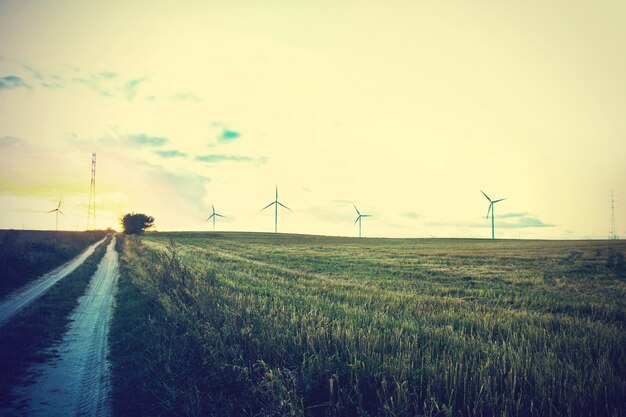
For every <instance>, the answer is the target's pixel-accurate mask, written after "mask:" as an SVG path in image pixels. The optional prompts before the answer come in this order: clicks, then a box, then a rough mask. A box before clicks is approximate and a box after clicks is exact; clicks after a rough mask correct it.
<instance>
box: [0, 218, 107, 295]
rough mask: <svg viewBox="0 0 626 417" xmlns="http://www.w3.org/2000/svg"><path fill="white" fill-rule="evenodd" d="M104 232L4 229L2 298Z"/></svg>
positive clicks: (0, 246)
mask: <svg viewBox="0 0 626 417" xmlns="http://www.w3.org/2000/svg"><path fill="white" fill-rule="evenodd" d="M104 234H105V232H104V231H93V232H52V231H35V230H0V298H1V297H2V296H4V295H6V294H8V293H9V292H11V291H13V290H14V289H16V288H19V287H21V286H23V285H24V284H26V283H28V282H29V281H31V280H33V279H35V278H37V277H38V276H40V275H42V274H44V273H46V272H49V271H51V270H52V269H54V268H56V267H58V266H60V265H62V264H63V263H65V262H67V261H69V260H70V259H72V258H73V257H75V256H76V255H78V254H79V253H80V252H82V251H83V250H84V249H85V248H86V247H87V246H88V245H90V244H92V243H95V242H96V241H97V240H99V239H102V237H103V236H104Z"/></svg>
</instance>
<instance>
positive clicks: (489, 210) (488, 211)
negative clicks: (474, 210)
mask: <svg viewBox="0 0 626 417" xmlns="http://www.w3.org/2000/svg"><path fill="white" fill-rule="evenodd" d="M491 206H493V203H491V204H489V209H488V210H487V217H485V218H486V219H488V218H489V213H490V212H491Z"/></svg>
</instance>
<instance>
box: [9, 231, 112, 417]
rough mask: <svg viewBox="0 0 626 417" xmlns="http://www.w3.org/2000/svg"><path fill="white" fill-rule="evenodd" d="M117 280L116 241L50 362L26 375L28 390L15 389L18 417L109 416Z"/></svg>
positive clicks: (35, 367) (36, 367)
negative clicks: (111, 333)
mask: <svg viewBox="0 0 626 417" xmlns="http://www.w3.org/2000/svg"><path fill="white" fill-rule="evenodd" d="M118 275H119V271H118V255H117V252H116V251H115V237H114V238H112V239H111V242H110V243H109V246H108V247H107V251H106V254H105V255H104V258H103V259H102V261H101V263H100V265H99V266H98V270H97V271H96V273H95V274H94V276H93V278H92V279H91V282H90V283H89V287H88V288H87V291H86V293H85V295H84V296H82V297H81V298H80V300H79V304H78V307H76V309H75V310H74V311H73V312H72V314H71V316H70V320H71V325H70V329H69V330H68V332H67V333H66V334H65V336H64V337H63V340H62V341H61V343H60V344H59V345H56V346H53V348H51V349H49V351H48V352H49V353H51V354H53V355H54V357H53V358H52V359H50V360H48V361H47V362H45V363H42V364H37V365H35V366H33V367H32V368H31V369H30V370H29V374H30V375H32V382H33V383H32V384H31V385H28V386H25V387H18V388H16V389H15V391H14V394H15V396H16V397H17V398H18V400H17V401H15V404H16V406H17V407H18V409H17V410H15V411H14V413H15V414H16V415H27V416H67V417H70V416H98V417H100V416H109V415H110V414H111V409H110V387H111V378H110V363H109V361H108V359H107V355H108V353H109V345H108V333H109V325H110V319H111V316H112V313H113V300H114V295H115V289H116V288H117V279H118Z"/></svg>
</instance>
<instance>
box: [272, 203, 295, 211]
mask: <svg viewBox="0 0 626 417" xmlns="http://www.w3.org/2000/svg"><path fill="white" fill-rule="evenodd" d="M276 202H277V203H278V204H280V205H281V206H283V207H284V208H286V209H287V210H289V211H293V210H292V209H290V208H289V207H287V206H286V205H284V204H283V203H281V202H280V201H276Z"/></svg>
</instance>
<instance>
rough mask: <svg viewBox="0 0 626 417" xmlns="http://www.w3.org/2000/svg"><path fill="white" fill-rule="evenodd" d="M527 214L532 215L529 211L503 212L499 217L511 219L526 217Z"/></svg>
mask: <svg viewBox="0 0 626 417" xmlns="http://www.w3.org/2000/svg"><path fill="white" fill-rule="evenodd" d="M527 216H532V215H531V214H529V213H505V214H501V215H500V216H499V217H500V218H502V219H511V218H515V217H527Z"/></svg>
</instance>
